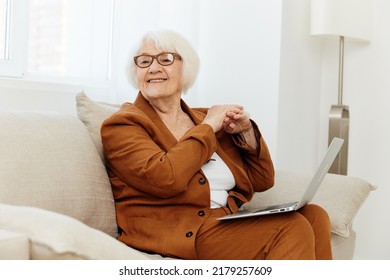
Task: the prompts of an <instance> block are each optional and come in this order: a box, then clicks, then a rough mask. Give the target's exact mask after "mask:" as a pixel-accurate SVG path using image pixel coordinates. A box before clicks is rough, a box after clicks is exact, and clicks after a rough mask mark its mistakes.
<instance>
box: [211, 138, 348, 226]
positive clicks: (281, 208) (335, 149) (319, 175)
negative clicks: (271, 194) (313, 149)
mask: <svg viewBox="0 0 390 280" xmlns="http://www.w3.org/2000/svg"><path fill="white" fill-rule="evenodd" d="M343 142H344V140H343V139H340V138H337V137H335V138H333V140H332V143H330V145H329V147H328V151H327V152H326V154H325V156H324V158H323V160H322V161H321V163H320V165H319V167H318V169H317V171H316V172H315V174H314V176H313V178H312V179H311V181H310V184H309V185H308V187H307V189H306V191H305V192H304V194H303V196H302V198H301V199H300V201H294V202H288V203H284V204H279V205H272V206H268V207H265V208H261V209H252V210H241V211H238V212H237V213H234V214H229V215H226V216H222V217H219V218H218V219H217V220H230V219H238V218H245V217H253V216H260V215H269V214H275V213H285V212H291V211H296V210H298V209H300V208H301V207H303V206H305V205H306V204H307V203H309V202H310V201H311V200H312V199H313V197H314V195H315V194H316V192H317V190H318V189H319V187H320V186H321V183H322V181H323V180H324V178H325V175H326V174H327V173H328V170H329V168H330V166H331V165H332V163H333V161H334V159H335V158H336V156H337V154H338V153H339V151H340V149H341V146H342V145H343Z"/></svg>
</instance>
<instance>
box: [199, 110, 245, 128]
mask: <svg viewBox="0 0 390 280" xmlns="http://www.w3.org/2000/svg"><path fill="white" fill-rule="evenodd" d="M203 123H205V124H208V125H210V126H211V127H212V128H213V130H214V132H218V131H220V130H221V129H224V130H225V131H226V132H227V133H230V134H236V133H241V132H244V131H247V130H249V129H250V128H251V127H252V124H251V121H250V119H249V116H248V114H247V113H246V112H245V111H244V108H243V107H242V106H241V105H215V106H212V107H211V108H210V109H209V110H208V112H207V115H206V117H205V119H204V120H203Z"/></svg>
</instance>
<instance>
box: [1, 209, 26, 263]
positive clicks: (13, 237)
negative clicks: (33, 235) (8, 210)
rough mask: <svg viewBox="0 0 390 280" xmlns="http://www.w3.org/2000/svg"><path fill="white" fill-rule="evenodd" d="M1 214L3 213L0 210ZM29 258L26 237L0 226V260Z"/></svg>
mask: <svg viewBox="0 0 390 280" xmlns="http://www.w3.org/2000/svg"><path fill="white" fill-rule="evenodd" d="M1 214H3V213H2V212H1V211H0V215H1ZM1 219H2V218H1V216H0V220H1ZM0 224H1V223H0ZM29 258H30V244H29V240H28V238H27V237H26V236H25V235H23V234H20V233H15V232H11V231H7V230H4V229H2V227H1V226H0V260H28V259H29Z"/></svg>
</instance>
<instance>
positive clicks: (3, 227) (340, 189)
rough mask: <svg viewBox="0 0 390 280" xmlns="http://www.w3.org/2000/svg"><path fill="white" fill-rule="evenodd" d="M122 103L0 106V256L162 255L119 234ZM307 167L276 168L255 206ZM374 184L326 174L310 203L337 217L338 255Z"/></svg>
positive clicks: (351, 239) (302, 180) (298, 183)
mask: <svg viewBox="0 0 390 280" xmlns="http://www.w3.org/2000/svg"><path fill="white" fill-rule="evenodd" d="M115 110H117V108H116V107H115V106H110V105H107V104H101V103H96V102H94V101H92V100H90V99H89V98H88V97H87V96H86V95H85V94H84V93H80V94H78V95H77V111H78V117H79V118H77V117H76V116H66V115H62V114H59V113H54V112H26V111H23V112H22V111H12V112H10V111H3V112H0V143H1V145H0V154H1V157H0V259H138V260H141V259H160V258H162V257H161V256H159V255H151V254H147V253H144V252H140V251H138V250H136V249H133V248H130V247H127V246H126V245H124V244H123V243H121V242H119V241H117V240H116V238H115V237H116V229H117V225H116V220H115V209H114V201H113V197H112V192H111V188H110V183H109V180H108V177H107V174H106V171H105V167H104V158H103V156H102V146H101V140H100V134H99V129H100V124H101V122H102V120H104V119H105V118H106V117H108V116H109V115H110V114H111V113H112V112H114V111H115ZM308 180H310V174H298V173H293V172H288V171H277V172H276V183H275V187H274V188H272V189H271V190H269V191H267V192H264V193H258V194H256V195H255V198H254V199H253V201H251V202H250V203H248V204H246V205H244V207H245V208H251V207H255V206H259V205H267V204H270V203H275V202H276V203H277V202H284V201H286V200H289V199H291V198H294V197H297V196H299V194H300V193H301V192H302V191H303V188H304V186H305V185H306V184H307V183H308ZM373 189H374V187H373V186H372V185H370V184H369V183H368V182H366V181H364V180H362V179H358V178H352V177H346V176H339V175H330V174H328V175H327V176H326V178H325V181H324V183H323V185H322V186H321V189H320V191H319V192H318V193H317V195H316V197H315V199H314V201H313V203H317V204H319V205H321V206H323V207H324V208H325V209H326V210H327V211H328V213H329V215H330V218H331V222H332V247H333V253H334V257H335V259H351V258H353V253H354V247H355V238H356V233H355V231H354V230H353V227H352V225H353V219H354V217H355V215H356V214H357V212H358V210H359V208H360V207H361V205H362V204H363V203H364V201H365V200H366V198H367V197H368V195H369V193H370V191H372V190H373Z"/></svg>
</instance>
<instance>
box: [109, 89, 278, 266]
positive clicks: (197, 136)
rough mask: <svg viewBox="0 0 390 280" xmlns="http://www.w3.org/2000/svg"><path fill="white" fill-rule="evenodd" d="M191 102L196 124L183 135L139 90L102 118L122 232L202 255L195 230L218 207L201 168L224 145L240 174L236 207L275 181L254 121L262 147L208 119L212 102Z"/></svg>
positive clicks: (142, 242)
mask: <svg viewBox="0 0 390 280" xmlns="http://www.w3.org/2000/svg"><path fill="white" fill-rule="evenodd" d="M182 108H183V110H184V111H185V112H186V113H187V114H188V115H189V116H190V117H191V118H192V120H193V121H194V123H195V124H196V126H195V127H194V128H192V129H190V130H189V131H188V132H187V133H186V134H185V135H184V136H183V137H182V139H180V140H179V141H177V140H176V139H175V137H174V136H173V135H172V134H171V133H170V131H169V130H168V128H166V126H165V125H164V123H163V122H162V121H161V119H160V118H159V116H158V115H157V113H156V112H155V111H154V109H153V108H152V107H151V105H150V104H149V102H148V101H147V100H145V99H144V97H143V96H142V95H141V94H138V97H137V99H136V100H135V102H134V104H130V103H125V104H123V105H122V107H121V108H120V110H119V111H118V112H117V113H115V114H114V115H113V116H111V117H110V118H108V119H107V120H106V121H105V122H104V123H103V125H102V128H101V134H102V140H103V146H104V155H105V157H106V159H107V169H108V174H109V177H110V180H111V185H112V189H113V193H114V198H115V205H116V215H117V222H118V226H119V235H118V239H119V240H121V241H123V242H124V243H126V244H128V245H129V246H131V247H134V248H137V249H140V250H144V251H148V252H155V253H159V254H162V255H165V256H172V257H175V256H177V255H179V253H180V256H182V257H183V256H184V258H187V259H196V250H195V238H196V235H197V232H198V230H199V228H200V227H201V226H202V224H203V223H204V221H205V220H206V219H207V217H208V216H209V214H210V211H211V210H210V188H209V184H208V181H207V178H205V175H204V173H203V172H202V170H201V168H202V165H204V164H205V163H206V162H207V161H208V160H209V159H210V157H211V155H212V154H213V153H214V152H215V151H216V152H217V153H218V155H219V156H220V157H221V158H222V159H223V160H224V162H225V163H226V164H227V166H228V167H229V168H230V170H231V172H232V173H233V176H234V178H235V181H236V187H235V188H234V189H233V190H231V191H230V192H229V198H228V205H229V207H230V209H232V210H233V211H237V209H238V207H239V206H240V205H241V204H242V203H244V202H247V201H249V200H250V199H251V198H252V196H253V193H254V192H255V191H264V190H266V189H268V188H270V187H272V186H273V184H274V169H273V164H272V160H271V158H270V154H269V151H268V148H267V146H266V144H265V142H264V140H263V138H262V136H261V134H260V131H259V129H258V127H257V125H256V124H255V123H254V122H253V125H254V128H255V132H256V135H257V137H258V141H259V143H260V145H259V148H258V149H257V150H254V149H250V148H249V146H248V145H246V143H245V142H244V141H242V140H241V139H240V137H239V135H231V134H227V133H225V132H224V131H220V132H219V133H217V134H215V133H214V132H213V130H212V128H211V127H210V126H209V125H206V124H201V122H202V120H203V118H204V117H205V115H206V113H207V109H190V108H189V107H188V106H187V105H186V104H185V103H184V101H182Z"/></svg>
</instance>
